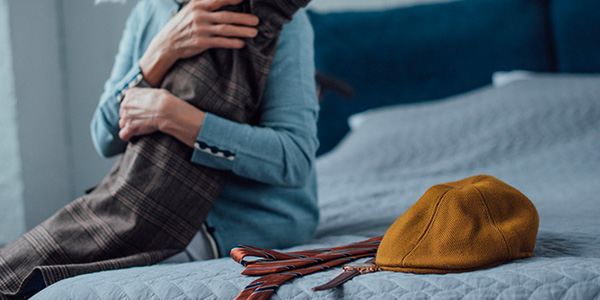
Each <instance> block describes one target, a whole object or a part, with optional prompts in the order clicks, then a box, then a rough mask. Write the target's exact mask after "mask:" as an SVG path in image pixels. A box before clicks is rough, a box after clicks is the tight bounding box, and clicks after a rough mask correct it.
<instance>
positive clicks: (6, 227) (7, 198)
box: [0, 0, 25, 245]
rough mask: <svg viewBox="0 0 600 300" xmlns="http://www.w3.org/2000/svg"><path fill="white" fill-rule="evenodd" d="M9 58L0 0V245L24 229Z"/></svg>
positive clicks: (4, 9)
mask: <svg viewBox="0 0 600 300" xmlns="http://www.w3.org/2000/svg"><path fill="white" fill-rule="evenodd" d="M11 57H12V48H11V42H10V29H9V23H8V3H7V1H6V0H0V207H1V208H2V209H0V245H3V244H6V243H8V242H10V241H12V240H14V239H15V238H17V237H18V236H19V235H20V234H21V233H23V230H24V227H25V225H24V224H25V223H24V218H23V201H22V200H23V181H22V179H21V159H20V155H19V144H18V137H17V100H16V96H15V88H14V75H13V67H12V59H11Z"/></svg>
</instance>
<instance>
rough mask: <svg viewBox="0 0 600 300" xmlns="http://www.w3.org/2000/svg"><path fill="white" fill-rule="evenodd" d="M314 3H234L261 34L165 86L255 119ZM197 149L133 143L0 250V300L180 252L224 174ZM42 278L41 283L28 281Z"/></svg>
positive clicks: (160, 141)
mask: <svg viewBox="0 0 600 300" xmlns="http://www.w3.org/2000/svg"><path fill="white" fill-rule="evenodd" d="M309 1H310V0H293V1H290V0H286V1H277V0H249V1H245V2H243V3H242V4H240V5H238V6H235V7H229V8H228V9H231V10H235V11H244V12H251V13H253V14H256V15H257V16H258V17H259V18H260V19H261V24H260V25H259V26H258V31H259V36H258V37H256V38H255V39H252V40H248V41H247V45H246V47H245V48H244V49H241V50H233V51H232V50H222V49H221V50H210V51H207V52H205V53H203V54H201V55H199V56H196V57H193V58H190V59H186V60H181V61H179V62H178V63H176V65H175V66H174V67H173V68H172V69H171V71H170V72H169V74H167V76H166V77H165V79H164V82H163V85H162V87H163V88H166V89H168V90H170V91H171V92H172V93H173V94H175V95H176V96H178V97H179V98H181V99H183V100H185V101H189V102H190V103H191V104H193V105H194V106H196V107H198V108H200V109H202V110H205V111H209V112H212V113H215V114H217V115H220V116H222V117H225V118H229V119H231V120H234V121H237V122H251V121H252V120H253V118H255V114H256V112H257V110H258V108H259V104H260V100H261V99H262V94H263V90H264V86H265V83H266V80H267V75H268V73H269V69H270V67H271V62H272V59H273V56H274V53H275V49H276V46H277V37H278V34H279V32H280V30H281V27H282V26H283V24H284V23H287V22H288V21H289V20H290V18H291V16H292V15H293V14H294V13H295V12H296V11H297V10H298V9H299V8H300V7H303V6H305V5H306V4H308V2H309ZM192 151H193V150H192V149H190V148H189V147H187V146H185V145H184V144H182V143H181V142H179V141H178V140H176V139H175V138H173V137H171V136H168V135H165V134H162V133H154V134H151V135H147V136H143V137H139V138H137V139H135V140H133V141H131V143H129V145H128V147H127V149H126V150H125V153H124V154H123V155H122V156H121V157H120V158H119V159H118V161H117V162H116V164H115V165H114V167H113V169H112V170H111V171H110V173H109V174H108V175H107V177H106V178H104V179H103V181H102V182H101V183H100V184H99V185H98V187H96V188H95V189H94V190H93V191H92V192H91V193H90V194H87V195H84V196H83V197H81V198H79V199H77V200H75V201H73V202H72V203H70V204H68V205H67V206H66V207H64V208H63V209H61V210H60V211H58V212H57V213H56V214H55V215H53V216H52V217H50V218H49V219H48V220H46V221H45V222H43V223H42V224H40V225H38V226H37V227H35V228H34V229H32V230H31V231H29V232H27V233H26V234H24V235H23V236H22V237H21V238H19V239H18V240H16V241H15V242H13V243H11V244H9V245H8V246H6V247H5V248H3V249H0V299H22V298H23V293H24V292H23V291H24V290H25V293H28V294H33V293H35V292H37V291H38V290H39V289H41V288H43V287H44V284H45V285H50V284H52V283H54V282H57V281H59V280H61V279H64V278H67V277H72V276H76V275H79V274H85V273H91V272H96V271H102V270H111V269H119V268H127V267H133V266H141V265H149V264H154V263H157V262H159V261H161V260H163V259H165V258H167V257H169V256H171V255H173V254H175V253H178V252H181V251H183V250H184V249H185V247H186V246H187V245H188V243H189V242H190V241H191V239H192V237H193V236H194V235H195V234H196V232H197V231H198V230H199V229H200V227H201V225H202V223H203V222H204V220H205V219H206V217H207V215H208V213H209V212H210V210H211V209H212V206H213V203H214V202H215V200H216V199H217V197H218V195H219V193H220V191H221V188H222V186H223V184H224V182H225V180H226V177H227V173H226V172H223V171H218V170H214V169H211V168H207V167H204V166H200V165H196V164H193V163H191V162H190V157H191V154H192ZM40 276H41V278H42V279H43V281H44V284H41V285H39V282H35V280H33V281H32V280H31V279H32V278H40ZM29 282H32V284H31V285H28V283H29ZM36 284H38V285H39V286H36Z"/></svg>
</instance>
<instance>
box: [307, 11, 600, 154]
mask: <svg viewBox="0 0 600 300" xmlns="http://www.w3.org/2000/svg"><path fill="white" fill-rule="evenodd" d="M566 1H569V0H566ZM593 1H597V0H593ZM548 10H549V8H548V5H547V1H540V0H468V1H456V2H448V3H439V4H430V5H420V6H413V7H404V8H397V9H391V10H384V11H367V12H341V13H316V12H309V16H310V18H311V21H312V24H313V27H314V30H315V63H316V67H317V69H318V70H320V71H322V72H324V73H326V74H329V75H333V76H335V77H339V78H340V79H343V80H345V81H347V82H348V83H350V84H351V85H352V86H353V87H354V88H355V98H354V99H352V100H346V99H343V98H341V97H339V96H337V95H335V94H331V93H330V94H327V95H326V96H325V98H324V99H323V102H322V104H321V111H320V114H319V121H318V130H319V131H318V136H319V141H320V143H321V147H320V148H319V151H318V153H317V154H319V155H320V154H323V153H325V152H327V151H329V150H330V149H331V148H333V147H334V146H335V145H336V144H337V143H338V141H339V140H340V139H341V138H342V137H343V136H344V135H345V134H346V132H347V131H348V125H347V123H346V119H347V118H348V116H350V115H351V114H353V113H356V112H359V111H363V110H366V109H369V108H374V107H379V106H384V105H391V104H397V103H407V102H416V101H424V100H431V99H439V98H443V97H446V96H449V95H452V94H456V93H460V92H464V91H467V90H471V89H473V88H477V87H480V86H483V85H486V84H489V83H490V82H491V74H492V73H493V72H494V71H498V70H513V69H527V70H533V71H553V70H554V69H555V66H554V61H553V56H552V55H553V50H552V43H551V39H550V30H549V20H548V14H549V13H548ZM375 147H376V146H375Z"/></svg>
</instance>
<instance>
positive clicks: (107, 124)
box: [91, 1, 145, 157]
mask: <svg viewBox="0 0 600 300" xmlns="http://www.w3.org/2000/svg"><path fill="white" fill-rule="evenodd" d="M144 4H145V1H140V2H139V3H138V4H137V5H136V7H135V8H134V9H133V11H132V13H131V15H130V16H129V18H128V19H127V22H126V25H125V29H124V31H123V35H122V37H121V41H120V43H119V50H118V52H117V55H116V56H115V62H114V65H113V68H112V72H111V74H110V77H109V78H108V80H107V81H106V83H105V84H104V92H103V93H102V95H101V96H100V102H99V103H98V107H97V108H96V111H95V112H94V116H93V118H92V122H91V133H92V141H93V143H94V147H95V148H96V151H97V152H98V153H99V154H100V155H102V156H104V157H111V156H114V155H117V154H120V153H122V152H123V151H125V147H126V146H127V143H126V142H124V141H122V140H121V139H120V138H119V130H120V129H119V108H120V104H119V100H118V97H119V95H120V94H121V93H122V91H123V90H125V89H126V88H127V87H128V86H129V84H130V83H131V82H135V81H136V78H139V75H140V74H141V71H140V67H139V64H138V63H137V62H136V59H135V58H134V53H135V47H136V32H137V31H138V29H139V26H140V23H141V18H142V16H143V14H144V12H145V6H144Z"/></svg>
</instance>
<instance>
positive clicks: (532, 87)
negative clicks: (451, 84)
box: [33, 75, 600, 300]
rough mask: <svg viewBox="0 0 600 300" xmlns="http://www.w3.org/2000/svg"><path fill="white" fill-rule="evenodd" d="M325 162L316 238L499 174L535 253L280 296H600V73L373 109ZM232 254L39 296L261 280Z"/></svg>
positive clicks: (91, 280)
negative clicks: (441, 187)
mask: <svg viewBox="0 0 600 300" xmlns="http://www.w3.org/2000/svg"><path fill="white" fill-rule="evenodd" d="M361 118H362V119H363V120H364V122H363V123H362V125H360V126H358V128H355V129H353V131H352V132H351V133H350V134H349V135H348V136H347V137H346V138H345V139H344V140H343V142H342V143H341V144H340V145H339V146H338V147H337V148H336V149H335V150H334V151H333V152H331V153H330V154H327V155H325V156H323V157H322V158H320V159H319V161H318V164H317V168H318V175H319V189H320V190H319V197H320V200H319V201H320V205H321V209H322V212H321V213H322V218H321V223H320V227H319V229H318V233H317V238H316V240H315V242H314V244H311V245H304V246H302V247H297V248H295V249H298V248H315V247H322V246H331V245H339V244H346V243H349V242H352V241H357V240H360V239H364V238H366V237H371V236H374V235H381V234H383V233H385V230H386V228H387V227H388V226H389V225H390V224H391V223H392V222H393V221H394V220H395V219H396V218H397V217H398V216H400V215H401V214H402V213H403V212H404V211H405V210H406V209H408V208H409V207H410V206H411V205H412V204H413V203H414V202H415V201H416V200H417V199H418V198H419V197H420V196H421V195H422V194H423V193H424V192H425V190H426V189H427V188H428V187H429V186H431V185H434V184H437V183H441V182H446V181H454V180H458V179H462V178H464V177H468V176H471V175H475V174H490V175H493V176H495V177H497V178H499V179H501V180H503V181H505V182H507V183H508V184H510V185H512V186H514V187H516V188H517V189H519V190H521V191H522V192H523V193H524V194H525V195H527V196H528V197H529V198H530V199H531V200H532V201H533V203H534V204H535V205H536V207H537V209H538V212H539V214H540V229H539V234H538V238H537V244H536V248H535V251H534V257H533V258H529V259H523V260H518V261H513V262H510V263H507V264H503V265H500V266H498V267H495V268H491V269H486V270H481V271H475V272H468V273H461V274H448V275H415V274H404V273H394V272H377V273H373V274H367V275H363V276H359V277H356V278H354V279H353V280H351V281H350V282H348V283H346V284H345V285H344V286H343V287H341V288H337V289H334V290H329V291H323V292H313V291H311V290H310V288H311V287H313V286H316V285H319V284H322V283H324V282H326V281H328V280H329V279H331V278H333V277H334V276H336V275H337V274H338V273H339V269H334V270H329V271H326V272H321V273H316V274H313V275H309V276H306V277H303V278H297V279H295V280H293V281H291V282H288V283H286V284H284V285H283V286H282V287H281V288H280V289H279V290H278V292H277V293H276V294H275V295H274V296H273V297H272V299H340V298H344V299H600V76H575V75H572V76H561V77H558V76H539V77H538V78H536V79H532V80H525V81H518V82H514V83H511V84H508V85H506V86H503V87H500V88H492V87H486V88H483V89H480V90H477V91H473V92H470V93H468V94H465V95H461V96H457V97H452V98H449V99H444V100H440V101H434V102H428V103H422V104H416V105H408V106H407V105H404V106H395V107H390V108H386V109H378V110H374V111H369V112H366V113H364V114H363V115H362V116H361ZM241 271H242V267H241V266H240V265H238V264H236V263H235V262H233V261H232V260H231V259H229V258H223V259H219V260H212V261H204V262H194V263H187V264H179V265H157V266H151V267H140V268H132V269H125V270H117V271H109V272H102V273H96V274H90V275H84V276H79V277H75V278H71V279H66V280H63V281H60V282H58V283H56V284H54V285H52V286H50V287H49V288H47V289H45V290H43V291H42V292H40V293H39V294H38V295H37V296H35V297H34V298H33V299H35V300H41V299H44V300H54V299H60V300H68V299H86V300H88V299H89V300H95V299H98V300H100V299H102V300H109V299H111V300H114V299H123V300H129V299H132V300H133V299H136V300H138V299H139V300H141V299H144V300H149V299H181V300H184V299H233V298H235V296H236V295H237V294H238V293H239V292H240V291H241V290H242V289H243V288H244V286H245V285H246V284H248V283H249V282H251V281H252V280H254V278H251V277H246V276H243V275H240V272H241Z"/></svg>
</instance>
